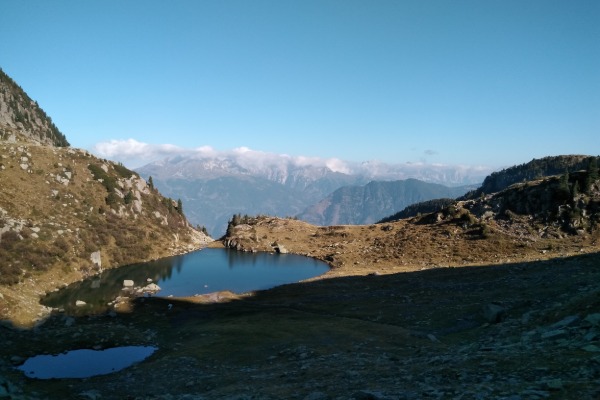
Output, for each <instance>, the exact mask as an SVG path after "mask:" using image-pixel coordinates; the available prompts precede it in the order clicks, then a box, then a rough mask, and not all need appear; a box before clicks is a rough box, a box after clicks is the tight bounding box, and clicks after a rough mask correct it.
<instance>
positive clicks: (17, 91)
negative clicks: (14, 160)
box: [0, 69, 69, 147]
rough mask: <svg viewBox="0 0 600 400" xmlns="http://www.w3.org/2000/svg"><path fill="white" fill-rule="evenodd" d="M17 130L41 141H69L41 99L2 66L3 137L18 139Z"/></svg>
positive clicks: (0, 131) (0, 122) (56, 143)
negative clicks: (35, 98)
mask: <svg viewBox="0 0 600 400" xmlns="http://www.w3.org/2000/svg"><path fill="white" fill-rule="evenodd" d="M17 133H18V134H20V135H22V136H24V137H26V138H27V139H28V140H30V141H33V142H36V143H40V144H45V145H51V146H60V147H64V146H68V145H69V142H68V141H67V139H66V138H65V135H63V134H62V133H61V132H60V130H59V129H58V128H57V127H56V125H54V123H53V122H52V119H51V118H50V117H49V116H47V115H46V113H45V112H44V110H42V109H41V108H40V106H39V105H38V103H37V102H36V101H34V100H32V99H31V98H30V97H29V96H28V95H27V93H25V91H24V90H23V89H21V87H20V86H19V85H17V83H16V82H15V81H13V80H12V79H11V78H10V77H9V76H8V75H6V74H5V73H4V71H2V69H0V139H2V140H15V139H16V134H17Z"/></svg>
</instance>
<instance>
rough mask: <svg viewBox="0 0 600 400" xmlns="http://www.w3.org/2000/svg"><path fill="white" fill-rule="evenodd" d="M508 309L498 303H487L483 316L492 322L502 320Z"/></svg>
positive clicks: (495, 322)
mask: <svg viewBox="0 0 600 400" xmlns="http://www.w3.org/2000/svg"><path fill="white" fill-rule="evenodd" d="M505 313H506V309H505V308H504V307H502V306H500V305H498V304H496V303H490V304H486V305H485V307H483V318H485V320H486V321H487V322H489V323H491V324H497V323H499V322H502V320H503V319H504V316H505Z"/></svg>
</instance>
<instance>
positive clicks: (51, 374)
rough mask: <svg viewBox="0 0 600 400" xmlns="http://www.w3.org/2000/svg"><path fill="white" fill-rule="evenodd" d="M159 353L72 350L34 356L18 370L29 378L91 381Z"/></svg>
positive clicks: (132, 348) (131, 349)
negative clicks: (92, 378)
mask: <svg viewBox="0 0 600 400" xmlns="http://www.w3.org/2000/svg"><path fill="white" fill-rule="evenodd" d="M156 350H157V349H156V347H152V346H124V347H113V348H109V349H104V350H88V349H80V350H71V351H68V352H66V353H63V354H56V355H39V356H35V357H31V358H29V359H28V360H27V361H25V363H24V364H23V365H21V366H19V367H17V369H19V370H21V371H23V373H24V374H25V376H27V377H29V378H37V379H55V378H56V379H61V378H62V379H64V378H89V377H91V376H96V375H105V374H110V373H113V372H117V371H120V370H122V369H124V368H127V367H129V366H131V365H133V364H135V363H136V362H140V361H143V360H145V359H146V358H148V357H150V356H151V355H152V353H154V352H155V351H156Z"/></svg>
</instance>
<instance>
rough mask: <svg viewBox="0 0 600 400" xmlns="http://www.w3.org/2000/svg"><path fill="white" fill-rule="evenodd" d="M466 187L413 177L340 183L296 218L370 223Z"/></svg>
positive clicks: (315, 221)
mask: <svg viewBox="0 0 600 400" xmlns="http://www.w3.org/2000/svg"><path fill="white" fill-rule="evenodd" d="M466 191H467V188H465V187H460V188H449V187H446V186H443V185H438V184H433V183H426V182H421V181H419V180H416V179H407V180H403V181H391V182H370V183H368V184H367V185H365V186H346V187H342V188H340V189H338V190H336V191H335V192H333V193H332V194H331V195H329V196H327V197H326V198H325V199H323V200H322V201H320V202H319V203H317V204H316V205H314V206H312V207H309V208H308V209H306V210H305V211H304V212H303V213H301V214H300V215H298V218H300V219H302V220H303V221H307V222H309V223H312V224H316V225H340V224H342V225H343V224H370V223H373V222H375V221H378V220H380V219H381V218H383V217H385V216H387V215H390V214H391V213H393V212H395V211H398V210H401V209H403V208H404V207H406V206H408V205H410V204H413V203H417V202H420V201H425V200H430V199H434V198H439V197H457V196H459V195H462V194H464V193H465V192H466Z"/></svg>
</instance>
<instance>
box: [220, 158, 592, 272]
mask: <svg viewBox="0 0 600 400" xmlns="http://www.w3.org/2000/svg"><path fill="white" fill-rule="evenodd" d="M241 222H242V223H239V224H238V225H235V224H234V226H231V227H230V229H228V233H229V234H228V236H227V237H226V238H225V241H224V242H225V244H226V246H228V247H232V248H236V249H238V250H246V251H278V250H279V249H280V248H284V249H285V251H290V252H294V253H299V254H306V255H310V256H313V257H317V258H320V259H322V260H324V261H327V262H329V263H330V264H332V265H333V266H334V267H339V268H342V267H343V269H344V270H346V271H348V270H351V271H354V270H356V271H364V272H371V273H372V272H376V271H382V270H385V271H388V272H391V271H394V270H398V271H401V270H403V268H404V267H403V266H404V265H406V264H407V263H408V264H412V265H414V264H415V263H420V264H421V265H423V266H439V265H465V264H469V263H481V262H487V263H496V262H506V261H507V260H510V259H514V258H515V257H516V258H520V259H538V258H539V257H540V255H545V256H548V257H555V256H563V255H565V254H568V253H573V252H579V251H588V250H593V251H598V250H600V247H599V245H600V243H599V242H598V238H599V237H600V229H599V222H600V180H599V179H598V169H597V168H593V169H591V170H590V171H581V172H578V173H572V174H564V175H561V176H553V177H546V178H542V179H538V180H535V181H530V182H525V183H520V184H515V185H513V186H511V187H509V188H507V189H505V190H503V191H501V192H498V193H495V194H491V195H486V196H481V197H479V198H477V199H471V200H461V201H454V202H453V203H452V204H450V205H448V206H446V207H444V208H442V209H440V210H438V211H436V212H433V213H429V214H424V215H421V216H419V217H413V218H409V219H405V220H400V221H397V222H392V223H386V224H378V225H370V226H329V227H317V226H314V225H310V224H307V223H303V222H300V221H293V220H281V219H274V218H268V217H261V218H245V219H244V220H243V221H241ZM586 249H588V250H586ZM363 265H364V266H363ZM365 268H366V269H365Z"/></svg>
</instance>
